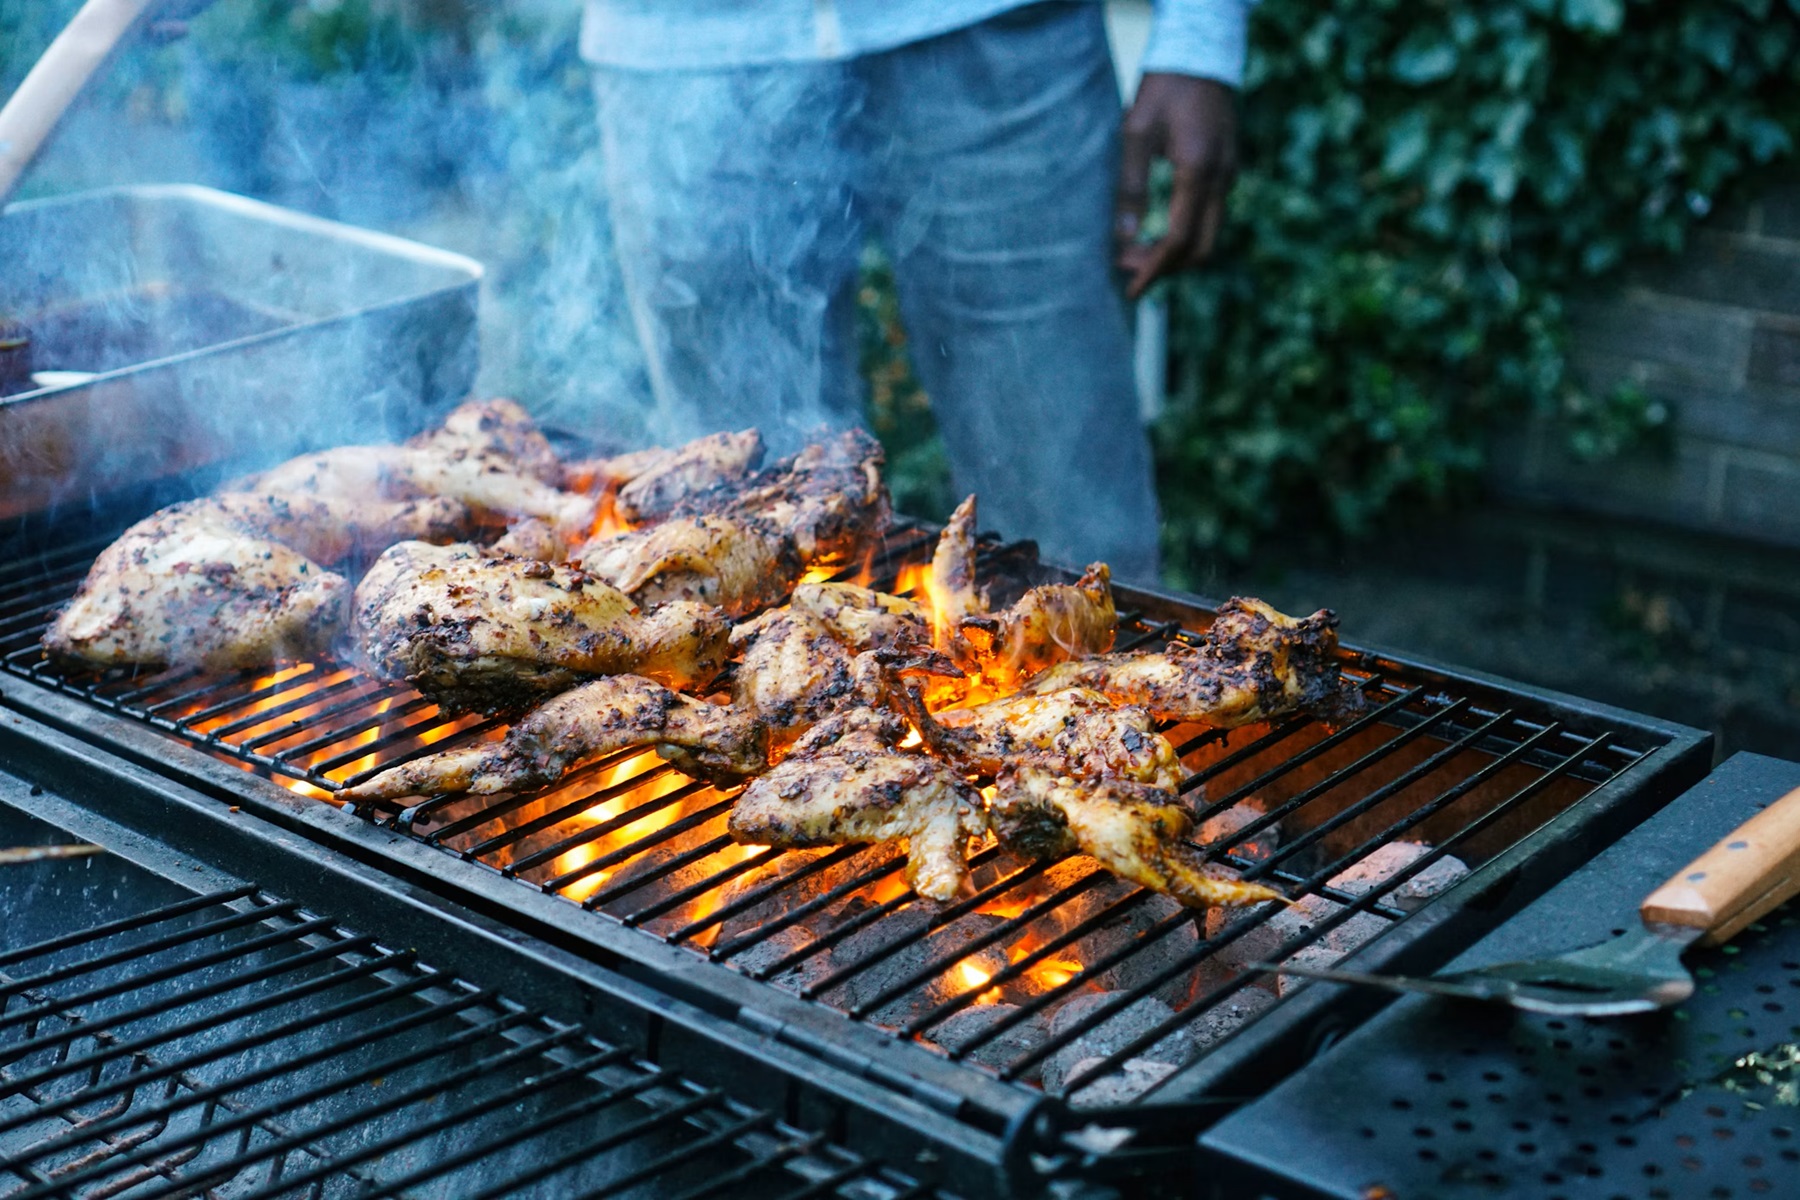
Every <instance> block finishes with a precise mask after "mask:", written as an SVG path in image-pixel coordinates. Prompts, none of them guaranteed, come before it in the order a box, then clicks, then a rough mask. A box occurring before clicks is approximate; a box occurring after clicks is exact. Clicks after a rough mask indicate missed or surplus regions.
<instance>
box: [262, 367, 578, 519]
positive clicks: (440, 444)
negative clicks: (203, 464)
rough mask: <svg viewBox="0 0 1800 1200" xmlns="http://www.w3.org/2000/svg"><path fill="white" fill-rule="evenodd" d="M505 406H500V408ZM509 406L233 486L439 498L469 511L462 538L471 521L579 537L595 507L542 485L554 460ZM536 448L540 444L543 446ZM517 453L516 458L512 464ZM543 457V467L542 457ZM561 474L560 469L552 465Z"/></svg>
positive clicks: (476, 410) (342, 449)
mask: <svg viewBox="0 0 1800 1200" xmlns="http://www.w3.org/2000/svg"><path fill="white" fill-rule="evenodd" d="M502 406H503V407H502ZM508 409H517V406H516V405H514V404H512V402H511V401H488V402H482V403H478V404H473V405H464V406H463V407H462V408H459V409H457V410H456V411H455V412H453V413H451V415H450V417H449V418H448V419H447V421H446V423H445V425H444V427H443V428H441V429H437V430H434V431H432V432H430V433H427V434H423V435H421V436H420V437H418V438H414V439H413V440H412V441H410V442H408V443H407V444H406V445H404V446H339V447H336V448H335V449H331V450H321V451H319V452H317V453H315V454H303V455H301V456H300V457H299V458H295V459H290V460H289V461H287V462H285V463H282V464H281V465H280V466H277V467H274V468H271V469H270V470H268V471H265V472H263V473H262V474H261V475H257V476H254V477H252V478H250V479H248V480H244V481H242V482H241V483H239V484H237V485H235V486H237V487H238V488H240V489H243V490H247V491H252V492H258V493H263V494H270V495H279V496H322V497H330V498H334V499H339V500H344V501H359V502H381V501H391V500H411V499H417V498H420V497H441V498H444V499H446V500H451V501H455V502H458V503H460V504H462V505H465V506H466V507H467V510H468V512H467V514H466V516H465V520H464V522H463V524H462V527H461V528H459V529H458V530H456V535H457V536H460V537H467V536H470V535H471V534H472V533H473V531H474V524H475V522H477V521H484V520H486V521H492V520H495V519H497V518H509V517H535V518H538V519H540V520H543V521H545V522H547V523H549V524H550V525H551V526H552V527H553V528H555V529H557V530H559V531H562V532H563V533H565V535H566V536H569V537H575V536H578V535H580V534H585V533H586V532H587V530H588V529H589V528H591V527H592V526H593V523H594V516H595V512H594V503H593V501H592V500H590V499H588V498H587V497H584V496H577V495H572V494H570V493H568V492H564V491H562V490H560V489H559V488H556V487H554V486H552V485H551V484H549V483H546V482H544V480H543V479H542V478H541V477H540V476H541V475H542V474H546V473H549V471H550V470H551V464H554V461H555V455H554V453H552V452H551V451H550V448H549V444H548V443H547V442H543V438H542V435H540V434H536V432H535V430H528V428H525V427H521V425H520V422H524V425H525V426H529V420H528V418H525V416H524V413H523V411H522V410H520V411H518V412H517V413H516V418H515V415H514V414H513V413H510V412H509V411H508ZM539 443H542V444H541V446H540V445H539ZM514 452H516V453H518V454H519V455H520V456H521V457H520V458H519V459H516V460H515V459H514V458H513V457H511V455H512V454H513V453H514ZM545 455H548V456H549V461H548V463H546V461H545V458H544V456H545ZM556 469H557V470H560V468H556Z"/></svg>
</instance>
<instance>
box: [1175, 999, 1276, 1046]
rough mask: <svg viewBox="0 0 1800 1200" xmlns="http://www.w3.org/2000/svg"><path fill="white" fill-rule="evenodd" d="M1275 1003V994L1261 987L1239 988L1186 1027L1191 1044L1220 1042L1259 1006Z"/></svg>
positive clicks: (1202, 1044)
mask: <svg viewBox="0 0 1800 1200" xmlns="http://www.w3.org/2000/svg"><path fill="white" fill-rule="evenodd" d="M1273 1003H1275V997H1273V996H1271V995H1270V994H1269V993H1268V992H1266V991H1264V990H1263V989H1261V988H1256V987H1247V988H1239V989H1238V990H1237V991H1236V992H1233V993H1232V994H1231V995H1230V996H1229V997H1228V998H1226V999H1224V1000H1221V1001H1219V1002H1218V1003H1217V1004H1215V1005H1213V1006H1212V1007H1211V1008H1209V1009H1207V1010H1206V1012H1205V1013H1203V1014H1201V1016H1200V1017H1199V1018H1198V1019H1196V1020H1195V1021H1194V1023H1193V1024H1192V1025H1190V1026H1189V1028H1190V1029H1192V1030H1193V1035H1194V1044H1195V1045H1196V1046H1199V1047H1201V1048H1203V1049H1204V1048H1205V1047H1208V1046H1212V1045H1214V1044H1216V1043H1218V1042H1222V1041H1224V1040H1225V1039H1226V1038H1228V1037H1230V1036H1231V1035H1232V1034H1233V1033H1236V1032H1237V1030H1238V1028H1239V1027H1240V1026H1242V1025H1245V1024H1247V1023H1248V1022H1249V1021H1250V1019H1251V1018H1252V1017H1254V1016H1256V1015H1257V1014H1258V1013H1260V1012H1262V1011H1263V1009H1265V1008H1267V1007H1269V1005H1271V1004H1273Z"/></svg>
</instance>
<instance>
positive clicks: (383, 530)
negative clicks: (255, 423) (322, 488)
mask: <svg viewBox="0 0 1800 1200" xmlns="http://www.w3.org/2000/svg"><path fill="white" fill-rule="evenodd" d="M177 507H178V508H184V509H186V510H187V511H189V512H191V513H193V514H194V515H195V516H197V517H200V518H201V519H204V520H206V521H209V522H217V521H224V522H228V523H230V524H233V525H235V526H236V527H238V528H240V529H243V530H246V531H248V532H250V533H252V534H254V535H256V536H258V537H264V538H267V539H268V540H269V541H272V542H279V543H281V544H282V545H283V546H286V547H288V548H289V549H290V550H293V551H296V552H297V553H300V554H304V555H305V556H306V557H307V558H310V559H312V560H313V561H314V562H318V563H325V564H332V565H335V564H337V563H342V562H346V561H350V560H364V561H366V560H367V559H370V558H373V557H374V556H375V555H377V554H380V553H381V552H382V551H383V550H385V549H387V548H388V547H389V546H391V545H393V544H394V543H395V542H403V541H424V542H437V541H448V540H450V539H452V538H454V537H456V536H457V535H458V533H460V531H461V530H462V528H463V527H464V525H465V524H466V523H467V521H468V510H467V509H465V508H464V507H463V506H462V505H461V504H459V503H458V502H456V501H455V500H451V499H447V498H445V497H443V496H425V497H421V498H419V499H416V500H350V499H343V498H340V497H337V496H307V495H269V494H266V493H252V492H220V493H219V494H217V495H215V496H208V497H206V498H204V499H201V500H193V501H189V502H188V504H187V505H178V506H177ZM164 511H171V510H164ZM202 514H210V515H204V516H202Z"/></svg>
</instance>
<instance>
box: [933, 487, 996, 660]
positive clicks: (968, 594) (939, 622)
mask: <svg viewBox="0 0 1800 1200" xmlns="http://www.w3.org/2000/svg"><path fill="white" fill-rule="evenodd" d="M928 580H929V581H928V582H927V583H926V585H925V590H926V592H927V593H928V594H929V595H930V597H931V606H932V614H931V616H932V625H933V628H932V636H933V638H934V640H935V642H936V645H937V648H938V649H939V650H942V651H944V652H945V653H946V654H952V655H954V654H955V653H956V651H957V649H958V647H959V646H966V643H964V642H963V641H962V637H961V628H962V623H963V620H964V618H967V617H976V616H981V615H983V614H985V613H986V612H987V611H988V601H987V596H986V595H985V594H984V593H983V592H982V590H981V589H980V588H978V587H976V585H975V497H973V496H970V497H969V498H968V499H966V500H964V501H963V502H962V503H961V504H959V505H957V506H956V511H955V512H953V513H951V514H950V520H949V521H948V522H947V523H946V524H945V525H944V531H943V532H942V533H940V534H938V540H937V548H936V549H934V550H933V551H932V553H931V573H930V575H929V577H928Z"/></svg>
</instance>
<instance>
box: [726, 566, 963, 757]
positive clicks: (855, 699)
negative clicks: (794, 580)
mask: <svg viewBox="0 0 1800 1200" xmlns="http://www.w3.org/2000/svg"><path fill="white" fill-rule="evenodd" d="M732 643H733V644H734V645H735V646H736V647H737V648H738V649H739V650H740V651H741V652H742V655H743V661H741V662H740V663H739V664H738V665H737V669H736V670H735V671H734V672H733V673H732V683H731V698H732V705H733V707H735V708H739V709H742V710H744V711H746V712H754V713H756V714H758V715H759V716H760V717H761V718H762V719H763V721H764V722H766V723H767V725H768V727H769V732H770V740H771V745H772V746H773V748H774V749H775V750H776V751H777V752H779V751H780V750H782V749H784V748H785V747H786V746H788V745H789V744H791V743H792V742H793V741H794V740H795V739H797V738H798V737H800V736H801V735H802V734H804V733H805V732H806V731H807V730H809V729H811V728H812V727H813V726H814V725H816V724H818V723H819V722H820V721H822V720H824V719H825V718H826V717H829V716H831V715H833V714H834V713H838V712H842V711H844V710H845V709H846V708H848V707H852V706H856V705H867V704H877V703H882V702H883V697H884V696H886V695H887V694H888V687H889V681H890V679H891V675H892V673H891V672H890V673H889V674H881V673H880V672H881V669H882V668H884V667H888V666H890V665H891V666H892V667H893V668H894V670H895V671H907V670H926V671H932V672H951V671H954V670H955V667H954V666H953V665H952V664H950V662H949V661H948V660H946V659H941V658H939V657H937V656H935V655H933V653H932V651H931V634H930V631H929V627H928V626H927V625H926V623H925V616H924V613H923V612H921V611H920V610H919V608H918V606H917V605H915V604H913V603H912V602H911V601H909V600H904V599H901V598H900V597H898V596H888V595H885V594H883V593H881V592H875V591H871V590H870V589H868V588H862V587H856V586H854V585H852V584H843V583H805V584H801V585H800V586H799V587H798V588H796V589H794V596H793V599H792V600H791V601H790V602H789V603H788V605H787V606H786V607H784V608H779V609H775V610H772V611H770V612H767V613H764V614H763V615H762V616H760V617H757V618H756V619H755V620H753V621H747V622H745V623H743V624H741V625H739V626H738V627H737V628H736V629H735V630H733V631H732Z"/></svg>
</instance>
